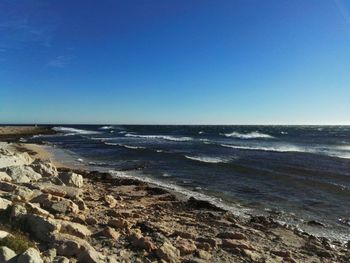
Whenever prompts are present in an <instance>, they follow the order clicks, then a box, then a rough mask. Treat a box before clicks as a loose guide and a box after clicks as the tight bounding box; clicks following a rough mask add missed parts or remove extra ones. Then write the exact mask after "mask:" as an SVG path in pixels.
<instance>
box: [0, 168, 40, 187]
mask: <svg viewBox="0 0 350 263" xmlns="http://www.w3.org/2000/svg"><path fill="white" fill-rule="evenodd" d="M3 171H5V172H6V173H7V174H8V175H9V176H10V177H11V178H12V180H13V181H15V182H17V183H30V182H35V181H38V180H39V179H40V178H41V175H40V174H38V173H37V172H35V171H34V170H33V169H32V168H31V167H30V166H27V165H21V166H10V167H6V168H4V170H3Z"/></svg>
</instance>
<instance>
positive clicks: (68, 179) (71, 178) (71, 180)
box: [59, 172, 83, 188]
mask: <svg viewBox="0 0 350 263" xmlns="http://www.w3.org/2000/svg"><path fill="white" fill-rule="evenodd" d="M59 178H60V179H61V181H62V182H63V183H64V184H66V185H68V186H74V187H78V188H81V187H83V177H82V176H81V175H80V174H76V173H73V172H64V173H61V174H60V175H59Z"/></svg>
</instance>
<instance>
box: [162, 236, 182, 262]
mask: <svg viewBox="0 0 350 263" xmlns="http://www.w3.org/2000/svg"><path fill="white" fill-rule="evenodd" d="M156 254H157V256H158V257H159V258H160V259H162V260H164V261H166V262H169V263H177V262H180V259H179V257H180V252H179V250H177V248H175V247H174V246H173V245H172V244H170V243H169V242H167V241H166V242H164V243H163V245H162V246H161V247H160V248H158V249H157V251H156Z"/></svg>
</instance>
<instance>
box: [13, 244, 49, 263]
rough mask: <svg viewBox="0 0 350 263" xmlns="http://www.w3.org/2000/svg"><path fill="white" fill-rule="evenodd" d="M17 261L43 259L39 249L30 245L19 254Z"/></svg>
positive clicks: (34, 262)
mask: <svg viewBox="0 0 350 263" xmlns="http://www.w3.org/2000/svg"><path fill="white" fill-rule="evenodd" d="M17 263H43V260H42V259H41V256H40V253H39V251H38V250H36V249H35V248H32V247H31V248H28V249H27V250H26V251H24V252H23V253H22V254H21V255H19V257H18V259H17Z"/></svg>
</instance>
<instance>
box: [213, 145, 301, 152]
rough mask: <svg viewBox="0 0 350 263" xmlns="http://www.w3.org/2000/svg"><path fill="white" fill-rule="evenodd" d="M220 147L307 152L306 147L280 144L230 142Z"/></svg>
mask: <svg viewBox="0 0 350 263" xmlns="http://www.w3.org/2000/svg"><path fill="white" fill-rule="evenodd" d="M220 145H221V146H222V147H227V148H233V149H240V150H255V151H269V152H308V151H306V149H303V148H301V147H298V146H294V145H281V146H275V147H273V146H271V147H263V146H241V145H232V144H220Z"/></svg>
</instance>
